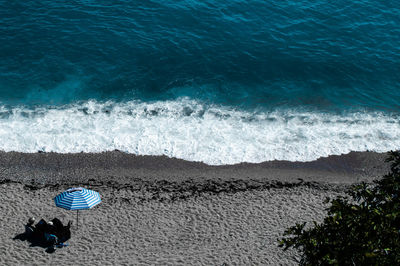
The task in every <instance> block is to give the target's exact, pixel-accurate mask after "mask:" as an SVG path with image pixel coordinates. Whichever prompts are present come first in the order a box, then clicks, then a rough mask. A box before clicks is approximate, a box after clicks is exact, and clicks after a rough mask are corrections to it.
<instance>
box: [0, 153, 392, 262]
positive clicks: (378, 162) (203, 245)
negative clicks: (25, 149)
mask: <svg viewBox="0 0 400 266" xmlns="http://www.w3.org/2000/svg"><path fill="white" fill-rule="evenodd" d="M384 159H385V154H379V153H373V152H363V153H358V152H352V153H350V154H347V155H341V156H330V157H328V158H321V159H319V160H316V161H312V162H307V163H300V162H285V161H274V162H265V163H260V164H247V163H243V164H238V165H228V166H208V165H205V164H203V163H196V162H187V161H183V160H178V159H171V158H167V157H153V156H134V155H129V154H125V153H122V152H119V151H114V152H106V153H98V154H89V153H79V154H56V153H34V154H25V153H15V152H10V153H5V152H1V153H0V191H1V193H0V210H1V213H2V216H1V218H0V219H1V223H0V232H1V234H0V254H2V255H0V264H1V265H43V264H45V265H56V264H63V265H81V264H87V263H91V264H94V265H155V264H156V265H224V264H225V265H261V264H262V265H277V264H283V265H296V259H298V254H297V253H296V252H295V251H293V250H291V251H287V252H283V251H282V250H281V249H280V248H279V247H278V242H277V239H278V238H279V237H280V236H281V235H282V233H283V231H284V230H285V229H286V228H287V227H289V226H291V225H294V224H295V223H296V222H305V221H312V220H317V221H320V220H321V219H322V218H323V216H324V214H325V208H326V207H327V206H326V205H324V203H323V201H324V199H325V198H326V197H334V196H336V195H340V194H342V193H343V192H344V191H345V190H346V189H347V188H348V187H349V186H350V185H351V184H354V183H357V182H360V181H372V180H373V179H376V178H379V177H381V176H382V175H383V174H385V173H386V172H387V171H388V165H387V164H385V163H384ZM75 186H83V187H86V188H90V189H94V190H96V191H98V192H99V193H100V194H101V197H102V203H101V204H100V205H98V206H96V207H94V208H93V209H91V210H87V211H81V214H80V224H79V229H75V228H73V230H72V237H71V239H70V240H69V241H68V242H67V243H68V244H69V246H68V247H64V248H61V249H57V250H56V251H55V252H54V253H51V254H49V253H46V252H45V249H43V248H41V247H30V246H29V243H28V242H27V241H21V240H14V237H15V236H16V235H18V234H20V233H23V232H24V224H25V223H26V221H27V219H28V218H29V217H32V216H33V217H36V219H37V220H38V219H40V218H44V219H47V220H50V219H52V218H54V217H58V218H59V219H60V220H61V221H63V222H64V223H67V222H68V221H69V220H72V221H74V222H75V217H76V216H75V215H76V213H75V212H73V211H67V210H63V209H60V208H57V207H56V206H55V205H54V202H53V198H54V197H55V196H56V195H57V194H59V193H60V192H62V191H64V190H65V189H67V188H69V187H75Z"/></svg>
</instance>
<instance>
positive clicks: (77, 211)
mask: <svg viewBox="0 0 400 266" xmlns="http://www.w3.org/2000/svg"><path fill="white" fill-rule="evenodd" d="M78 215H79V210H76V229H78Z"/></svg>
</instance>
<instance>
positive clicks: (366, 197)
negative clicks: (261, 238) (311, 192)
mask: <svg viewBox="0 0 400 266" xmlns="http://www.w3.org/2000/svg"><path fill="white" fill-rule="evenodd" d="M386 161H387V162H391V168H390V172H389V173H388V174H387V175H385V176H384V177H383V178H382V179H380V180H377V181H374V182H373V183H369V184H368V183H361V184H358V185H354V186H352V187H351V188H350V189H349V190H348V191H347V193H346V194H347V195H346V196H341V197H338V198H336V199H333V200H331V199H327V203H329V202H330V203H331V206H330V207H329V208H328V209H327V210H328V215H327V217H325V219H324V220H323V222H322V223H316V222H315V221H314V222H313V223H314V224H313V226H312V227H311V228H309V229H306V227H305V225H306V223H303V224H296V225H295V226H293V227H291V228H289V229H287V230H286V231H285V233H284V237H283V238H282V239H281V240H280V245H279V246H280V247H283V248H284V250H287V249H288V248H290V247H293V248H296V249H298V250H299V251H300V253H301V261H300V264H301V265H327V264H333V265H400V197H399V196H400V152H399V151H395V152H393V151H392V152H389V157H388V159H387V160H386Z"/></svg>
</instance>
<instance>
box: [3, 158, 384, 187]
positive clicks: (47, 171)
mask: <svg viewBox="0 0 400 266" xmlns="http://www.w3.org/2000/svg"><path fill="white" fill-rule="evenodd" d="M386 157H387V154H386V153H376V152H350V153H348V154H344V155H332V156H329V157H324V158H320V159H318V160H315V161H311V162H289V161H267V162H262V163H240V164H234V165H220V166H214V165H207V164H205V163H201V162H190V161H185V160H182V159H176V158H168V157H166V156H137V155H133V154H128V153H123V152H120V151H112V152H102V153H74V154H61V153H20V152H0V182H20V183H23V184H31V185H32V184H42V185H44V184H49V185H56V184H64V185H68V184H78V183H89V184H91V183H93V184H96V183H103V184H105V183H109V184H114V183H115V184H118V185H123V184H126V185H129V184H135V183H137V182H139V181H141V182H150V183H154V182H161V181H164V182H167V183H169V182H171V183H177V184H179V183H183V182H192V183H202V182H204V181H207V180H213V181H216V182H226V181H239V180H240V181H243V182H250V181H256V182H280V183H287V184H294V183H299V182H312V183H320V184H331V185H333V184H353V183H357V182H362V181H366V182H370V181H372V180H374V179H377V178H380V177H382V176H383V175H384V174H386V173H387V172H388V170H389V164H388V163H385V159H386Z"/></svg>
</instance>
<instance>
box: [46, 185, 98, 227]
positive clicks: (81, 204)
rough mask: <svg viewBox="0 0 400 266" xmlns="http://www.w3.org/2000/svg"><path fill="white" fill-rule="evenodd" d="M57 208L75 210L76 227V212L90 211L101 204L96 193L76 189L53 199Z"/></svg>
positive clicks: (68, 190)
mask: <svg viewBox="0 0 400 266" xmlns="http://www.w3.org/2000/svg"><path fill="white" fill-rule="evenodd" d="M54 202H55V203H56V206H57V207H60V208H64V209H67V210H76V211H77V213H76V224H77V226H78V211H79V210H84V209H90V208H92V207H94V206H96V205H97V204H99V203H100V202H101V199H100V194H99V193H98V192H96V191H93V190H90V189H86V188H82V187H78V188H70V189H67V190H66V191H64V192H63V193H61V194H59V195H57V196H56V197H55V198H54Z"/></svg>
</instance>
